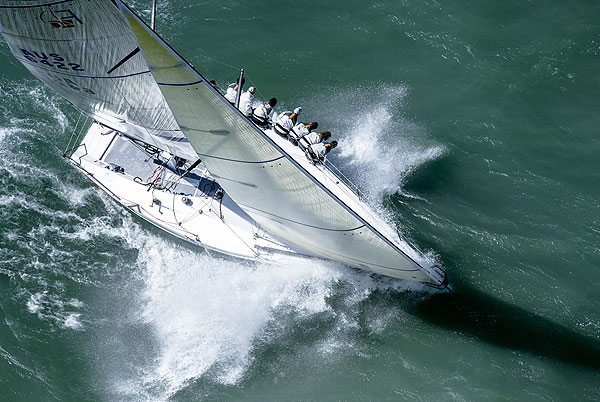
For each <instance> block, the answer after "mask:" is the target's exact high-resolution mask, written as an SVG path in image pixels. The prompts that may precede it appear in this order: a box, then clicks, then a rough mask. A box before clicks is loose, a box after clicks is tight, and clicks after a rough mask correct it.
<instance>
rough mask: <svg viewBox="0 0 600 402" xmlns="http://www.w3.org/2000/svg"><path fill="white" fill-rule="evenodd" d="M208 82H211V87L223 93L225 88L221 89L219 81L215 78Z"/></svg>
mask: <svg viewBox="0 0 600 402" xmlns="http://www.w3.org/2000/svg"><path fill="white" fill-rule="evenodd" d="M208 83H209V84H210V86H211V87H213V88H214V89H216V90H217V92H218V93H220V94H221V95H223V90H221V88H219V86H218V85H217V82H216V81H215V80H210V81H208Z"/></svg>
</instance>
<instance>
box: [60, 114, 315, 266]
mask: <svg viewBox="0 0 600 402" xmlns="http://www.w3.org/2000/svg"><path fill="white" fill-rule="evenodd" d="M70 160H71V163H73V164H74V165H75V166H76V167H77V168H79V169H80V170H81V171H82V172H83V173H85V174H86V176H88V178H89V179H90V180H92V181H93V182H94V183H95V184H96V185H97V186H98V187H100V188H101V189H102V190H103V191H104V192H106V193H107V194H108V195H109V196H111V197H112V198H113V199H115V200H116V201H118V202H119V203H120V204H122V205H123V206H125V207H126V208H128V209H129V210H131V211H132V212H133V213H135V214H137V215H139V216H141V217H142V218H144V219H146V220H147V221H149V222H151V223H152V224H154V225H156V226H158V227H160V228H162V229H164V230H166V231H167V232H169V233H171V234H172V235H174V236H177V237H179V238H181V239H184V240H187V241H189V242H191V243H193V244H195V245H198V246H201V247H203V248H204V249H208V250H213V251H217V252H219V253H223V254H227V255H233V256H236V257H239V258H243V259H249V260H267V261H273V262H278V263H294V262H297V261H298V259H301V260H304V259H306V258H307V257H308V256H311V257H313V256H314V255H312V253H310V252H308V251H306V250H302V249H299V248H298V247H297V246H294V245H291V244H286V242H284V241H282V240H279V239H275V238H274V237H273V236H271V235H269V234H267V233H265V232H264V231H263V230H262V229H261V228H260V227H259V226H258V225H257V224H256V222H254V220H253V219H252V218H250V217H249V216H248V215H247V214H246V213H245V212H244V211H243V210H242V209H241V208H240V207H239V206H238V205H237V204H236V203H235V202H234V201H233V200H232V199H231V198H230V197H229V196H228V195H227V193H225V192H224V191H223V189H222V188H221V187H220V186H219V184H218V183H217V182H216V181H215V180H214V179H213V178H212V177H211V175H210V173H209V172H208V171H207V170H206V168H205V167H204V166H203V165H202V164H199V165H198V166H197V167H196V168H194V169H193V170H192V171H190V172H188V173H187V174H185V175H184V176H183V177H182V175H183V174H184V172H185V170H184V169H183V168H182V166H177V159H174V158H171V155H170V154H168V153H165V152H163V151H160V150H158V149H156V148H154V147H152V146H149V145H148V144H144V143H141V142H137V141H133V140H131V139H129V138H128V137H126V136H124V135H122V134H120V133H118V132H116V131H114V130H111V129H109V128H106V127H103V126H101V125H99V124H96V123H94V124H92V126H91V127H90V129H89V130H88V132H87V134H86V136H85V138H84V139H83V141H82V143H81V145H80V146H79V147H78V148H77V149H76V150H75V152H74V153H73V155H72V156H71V159H70ZM188 162H189V161H188ZM192 162H193V161H191V162H189V163H192ZM189 163H188V164H189ZM180 165H183V164H180Z"/></svg>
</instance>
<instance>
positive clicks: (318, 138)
mask: <svg viewBox="0 0 600 402" xmlns="http://www.w3.org/2000/svg"><path fill="white" fill-rule="evenodd" d="M329 138H331V133H330V132H329V131H327V130H325V131H321V132H320V133H316V132H311V133H308V134H307V135H305V136H304V137H303V139H302V143H303V144H304V146H310V145H312V144H318V143H320V142H324V141H327V140H328V139H329Z"/></svg>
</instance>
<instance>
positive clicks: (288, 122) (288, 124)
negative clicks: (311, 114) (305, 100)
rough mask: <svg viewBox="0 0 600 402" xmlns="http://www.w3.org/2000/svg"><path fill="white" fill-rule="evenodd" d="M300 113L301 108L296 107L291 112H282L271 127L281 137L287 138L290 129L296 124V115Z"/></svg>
mask: <svg viewBox="0 0 600 402" xmlns="http://www.w3.org/2000/svg"><path fill="white" fill-rule="evenodd" d="M300 113H302V108H301V107H297V108H296V109H294V111H293V112H283V113H282V114H280V115H279V117H278V118H277V121H276V122H275V125H274V126H273V129H274V130H275V132H276V133H277V134H279V135H280V136H282V137H283V138H287V136H288V134H289V133H290V130H291V129H292V128H293V127H294V126H295V125H296V121H297V120H298V115H299V114H300Z"/></svg>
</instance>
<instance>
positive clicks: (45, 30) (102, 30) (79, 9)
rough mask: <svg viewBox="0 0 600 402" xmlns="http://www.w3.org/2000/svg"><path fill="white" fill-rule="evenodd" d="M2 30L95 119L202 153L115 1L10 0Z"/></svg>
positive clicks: (165, 145)
mask: <svg viewBox="0 0 600 402" xmlns="http://www.w3.org/2000/svg"><path fill="white" fill-rule="evenodd" d="M0 33H2V35H3V36H4V38H5V39H6V42H7V43H8V45H9V47H10V49H11V51H12V53H13V55H14V56H15V57H16V58H17V59H18V60H19V61H20V62H21V63H23V65H24V66H25V67H26V68H27V69H28V70H29V71H30V72H31V73H32V74H33V75H34V76H36V77H37V78H39V79H40V80H42V81H43V82H44V83H46V84H47V85H48V86H50V87H51V88H52V89H53V90H55V91H56V92H57V93H59V94H60V95H62V96H63V97H65V98H66V99H67V100H69V101H70V102H71V103H72V104H73V105H75V106H76V107H77V108H79V109H80V110H82V111H83V112H85V113H87V114H89V115H91V116H92V117H93V118H94V119H95V120H97V121H99V122H101V123H102V124H104V125H107V126H109V127H111V128H113V129H115V130H117V131H119V132H122V133H124V134H126V135H127V136H130V137H133V138H137V139H140V140H142V141H144V142H146V143H149V144H151V145H155V146H157V147H158V148H160V149H164V150H166V151H169V152H170V153H172V154H176V155H178V156H180V157H182V158H185V159H192V160H195V159H196V158H197V157H196V154H195V152H194V150H193V149H192V147H191V146H190V144H189V142H188V141H187V139H186V138H185V136H184V135H183V133H182V132H181V131H180V129H179V127H178V126H177V123H176V122H175V119H174V117H173V114H172V113H171V110H170V109H169V107H168V105H167V104H166V102H165V99H164V97H163V96H162V94H161V92H160V89H159V88H158V86H157V85H156V83H155V81H154V78H153V77H152V74H151V73H150V71H149V69H148V64H147V63H146V60H144V57H143V55H142V54H141V52H140V51H139V47H138V44H137V40H136V37H135V36H134V35H133V33H132V32H131V29H130V28H129V25H128V24H127V22H126V21H125V20H124V19H123V16H122V14H121V12H120V11H119V8H118V7H117V6H116V4H115V3H113V2H111V1H109V0H104V1H88V0H58V1H43V0H37V1H26V0H9V1H6V0H5V1H2V5H0Z"/></svg>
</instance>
